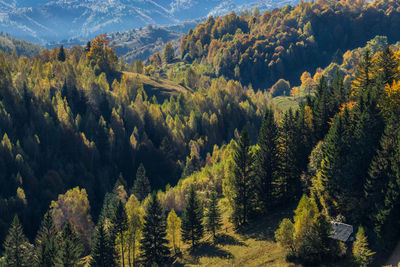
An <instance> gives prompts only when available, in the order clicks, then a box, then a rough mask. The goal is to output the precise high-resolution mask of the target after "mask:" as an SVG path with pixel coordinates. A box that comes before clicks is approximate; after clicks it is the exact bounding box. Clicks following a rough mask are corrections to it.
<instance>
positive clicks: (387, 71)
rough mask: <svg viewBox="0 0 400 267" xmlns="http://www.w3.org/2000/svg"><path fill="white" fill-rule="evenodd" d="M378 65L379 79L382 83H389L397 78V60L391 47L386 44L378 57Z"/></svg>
mask: <svg viewBox="0 0 400 267" xmlns="http://www.w3.org/2000/svg"><path fill="white" fill-rule="evenodd" d="M378 66H379V67H380V68H381V70H382V72H381V76H382V77H381V79H382V82H383V84H389V85H391V84H392V83H393V81H394V80H397V79H398V78H399V71H398V68H399V61H398V60H397V59H396V56H395V55H394V52H393V48H392V47H390V46H388V47H386V49H385V50H384V51H383V52H382V54H381V55H380V56H379V58H378Z"/></svg>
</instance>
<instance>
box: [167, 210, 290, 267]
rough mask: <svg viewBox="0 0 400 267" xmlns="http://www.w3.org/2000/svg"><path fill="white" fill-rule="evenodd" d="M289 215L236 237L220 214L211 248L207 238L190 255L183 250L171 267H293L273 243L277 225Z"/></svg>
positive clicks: (271, 218)
mask: <svg viewBox="0 0 400 267" xmlns="http://www.w3.org/2000/svg"><path fill="white" fill-rule="evenodd" d="M292 213H293V212H292V210H287V211H284V212H279V213H274V214H271V216H268V217H266V218H264V219H261V220H258V221H257V222H254V223H252V224H250V225H248V226H247V227H246V229H243V231H240V232H238V233H236V232H235V231H234V230H233V227H232V225H231V224H230V223H229V222H228V212H227V211H224V214H223V220H224V226H223V229H222V230H221V231H220V232H219V235H218V238H217V240H216V242H215V244H214V242H213V240H212V238H211V236H209V235H207V237H206V238H205V239H204V240H203V242H202V243H201V244H200V245H199V246H198V248H196V249H195V250H194V251H192V252H191V251H190V250H189V247H187V246H186V245H185V246H183V256H182V257H181V258H178V259H177V260H176V262H175V264H174V266H285V267H286V266H295V265H293V264H291V263H288V262H286V260H285V253H284V251H283V249H282V248H281V247H280V246H279V245H278V244H277V243H276V242H275V241H274V232H275V230H276V229H277V227H278V225H279V222H280V221H281V220H282V218H285V217H292V216H293V214H292Z"/></svg>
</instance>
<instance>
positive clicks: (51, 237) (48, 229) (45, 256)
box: [36, 212, 57, 267]
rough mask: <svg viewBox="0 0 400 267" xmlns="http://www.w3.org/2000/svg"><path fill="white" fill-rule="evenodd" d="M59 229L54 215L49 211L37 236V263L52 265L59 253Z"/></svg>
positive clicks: (42, 265)
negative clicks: (54, 220)
mask: <svg viewBox="0 0 400 267" xmlns="http://www.w3.org/2000/svg"><path fill="white" fill-rule="evenodd" d="M56 245H57V229H56V227H55V225H54V222H53V217H52V216H51V214H50V213H49V212H47V213H46V214H45V215H44V217H43V220H42V224H41V226H40V229H39V231H38V233H37V236H36V265H37V266H41V267H52V266H54V264H55V259H56V255H57V246H56Z"/></svg>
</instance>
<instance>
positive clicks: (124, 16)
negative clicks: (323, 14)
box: [0, 0, 298, 44]
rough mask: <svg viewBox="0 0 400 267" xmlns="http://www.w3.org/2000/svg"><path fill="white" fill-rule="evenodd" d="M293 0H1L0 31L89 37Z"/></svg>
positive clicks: (44, 39) (35, 37) (46, 38)
mask: <svg viewBox="0 0 400 267" xmlns="http://www.w3.org/2000/svg"><path fill="white" fill-rule="evenodd" d="M297 2H298V0H258V1H257V0H202V1H200V0H157V1H156V0H154V1H153V0H53V1H50V0H0V31H3V32H6V33H9V34H11V35H13V36H16V37H18V38H24V39H26V40H29V41H34V42H37V43H40V44H46V43H48V42H51V41H61V40H65V39H71V38H75V39H88V38H92V37H94V36H96V35H98V34H101V33H110V32H116V31H126V30H129V29H132V28H139V27H144V26H146V25H148V24H153V25H171V24H179V23H182V22H184V21H188V20H194V19H198V18H204V17H206V16H208V15H220V14H224V13H227V12H231V11H232V10H234V11H240V10H244V9H252V8H254V7H255V6H259V8H260V9H261V10H264V9H272V8H275V7H281V6H283V5H286V4H293V5H294V4H296V3H297Z"/></svg>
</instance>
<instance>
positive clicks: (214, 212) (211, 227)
mask: <svg viewBox="0 0 400 267" xmlns="http://www.w3.org/2000/svg"><path fill="white" fill-rule="evenodd" d="M205 224H206V229H207V230H208V231H209V232H211V233H212V234H213V238H214V241H215V238H216V232H217V231H218V230H219V229H221V226H222V222H221V212H220V210H219V208H218V196H217V192H216V191H212V192H211V195H210V202H209V203H208V209H207V213H206V221H205Z"/></svg>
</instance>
